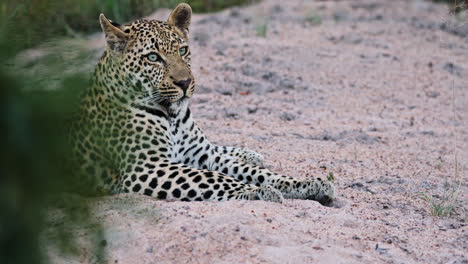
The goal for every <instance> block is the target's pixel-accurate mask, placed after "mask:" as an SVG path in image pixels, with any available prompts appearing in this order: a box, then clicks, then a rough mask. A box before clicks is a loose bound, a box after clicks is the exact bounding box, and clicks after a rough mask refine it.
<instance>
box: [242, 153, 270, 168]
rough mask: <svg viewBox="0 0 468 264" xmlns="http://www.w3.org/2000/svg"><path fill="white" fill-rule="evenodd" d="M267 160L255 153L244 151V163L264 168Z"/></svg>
mask: <svg viewBox="0 0 468 264" xmlns="http://www.w3.org/2000/svg"><path fill="white" fill-rule="evenodd" d="M264 160H265V158H264V157H263V156H262V155H261V154H258V153H257V152H255V151H252V150H249V149H244V155H243V161H244V162H246V163H249V164H252V165H255V166H259V167H263V161H264Z"/></svg>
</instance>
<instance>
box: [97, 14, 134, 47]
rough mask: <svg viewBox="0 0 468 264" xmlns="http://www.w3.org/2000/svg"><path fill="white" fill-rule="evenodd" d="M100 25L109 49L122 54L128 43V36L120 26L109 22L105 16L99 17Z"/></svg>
mask: <svg viewBox="0 0 468 264" xmlns="http://www.w3.org/2000/svg"><path fill="white" fill-rule="evenodd" d="M99 23H101V28H102V31H103V32H104V34H105V35H106V42H107V47H108V48H109V49H110V50H112V51H115V52H118V53H122V52H123V51H124V50H125V47H126V46H127V42H128V35H127V34H126V33H125V32H123V31H122V30H121V29H120V28H118V24H116V23H113V22H111V21H109V20H108V19H107V18H106V16H104V14H101V15H100V16H99Z"/></svg>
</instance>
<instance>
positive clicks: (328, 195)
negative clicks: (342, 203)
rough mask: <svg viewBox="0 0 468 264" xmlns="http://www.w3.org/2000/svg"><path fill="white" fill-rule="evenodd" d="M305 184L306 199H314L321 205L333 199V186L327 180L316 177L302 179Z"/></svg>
mask: <svg viewBox="0 0 468 264" xmlns="http://www.w3.org/2000/svg"><path fill="white" fill-rule="evenodd" d="M303 184H305V185H306V186H307V188H306V189H307V193H306V199H310V200H315V201H317V202H319V203H320V204H322V205H329V204H330V203H331V202H332V201H333V200H334V199H335V187H334V186H333V183H331V182H330V181H328V180H322V179H321V178H316V179H314V180H307V181H304V182H303Z"/></svg>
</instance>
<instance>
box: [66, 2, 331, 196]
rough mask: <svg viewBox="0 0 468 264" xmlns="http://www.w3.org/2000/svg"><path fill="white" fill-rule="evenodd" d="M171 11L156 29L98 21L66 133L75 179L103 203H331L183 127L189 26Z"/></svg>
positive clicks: (313, 185) (321, 190)
mask: <svg viewBox="0 0 468 264" xmlns="http://www.w3.org/2000/svg"><path fill="white" fill-rule="evenodd" d="M191 17H192V9H191V7H190V6H189V5H188V4H185V3H181V4H179V5H177V7H176V8H175V9H173V10H172V12H171V13H170V15H169V18H168V19H167V20H166V21H159V20H152V19H139V20H136V21H133V22H130V23H127V24H122V25H121V24H118V23H116V22H113V21H112V20H109V19H107V17H106V16H105V15H104V14H100V16H99V22H100V26H101V29H102V31H103V32H104V36H105V46H106V47H105V50H104V53H103V55H102V57H101V58H100V59H99V62H98V64H97V66H96V68H95V71H94V74H93V75H92V78H91V82H90V85H89V86H88V88H87V89H85V91H84V92H83V95H82V96H81V97H80V99H79V100H78V101H79V102H78V104H79V107H78V110H77V111H76V113H75V115H74V117H73V120H72V122H71V125H70V126H69V131H68V134H69V138H70V141H71V143H72V148H73V153H74V154H73V156H74V157H75V159H76V160H77V162H78V164H80V165H79V169H78V170H79V171H81V172H83V173H82V175H84V176H83V177H84V178H83V179H80V180H79V181H86V182H87V181H89V182H93V183H95V184H96V186H97V187H96V188H97V189H100V190H104V191H105V192H106V193H108V194H118V193H136V194H142V195H147V196H151V197H154V198H156V199H160V200H168V201H187V202H188V201H227V200H264V201H270V202H277V203H282V202H283V201H284V199H307V200H315V201H318V202H319V203H320V204H322V205H327V204H330V203H331V202H332V201H333V200H334V199H335V188H334V184H333V183H332V182H331V181H329V180H328V179H321V178H320V177H317V178H312V179H310V178H309V179H305V180H302V179H297V178H294V177H291V176H285V175H281V174H279V173H276V172H273V171H270V170H269V169H267V168H265V167H264V166H263V163H264V157H263V156H262V155H260V154H258V153H256V152H255V151H252V150H250V149H246V148H241V147H226V146H219V145H215V144H212V143H211V142H210V141H209V140H208V139H207V137H206V136H205V134H204V133H203V131H202V129H201V128H200V127H199V126H198V125H197V123H196V122H195V121H194V119H193V117H192V112H191V111H190V107H189V102H190V99H191V97H192V96H193V94H194V91H195V87H196V85H195V78H194V76H193V73H192V71H191V50H190V48H189V45H188V44H189V26H190V24H191Z"/></svg>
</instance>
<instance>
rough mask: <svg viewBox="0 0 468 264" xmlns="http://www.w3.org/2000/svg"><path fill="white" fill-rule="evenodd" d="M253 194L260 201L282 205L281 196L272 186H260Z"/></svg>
mask: <svg viewBox="0 0 468 264" xmlns="http://www.w3.org/2000/svg"><path fill="white" fill-rule="evenodd" d="M255 192H256V193H257V196H258V198H259V199H260V200H264V201H269V202H275V203H283V200H284V198H283V194H281V192H280V191H278V190H277V189H275V188H274V187H272V186H269V185H266V186H260V187H258V189H256V190H255Z"/></svg>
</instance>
